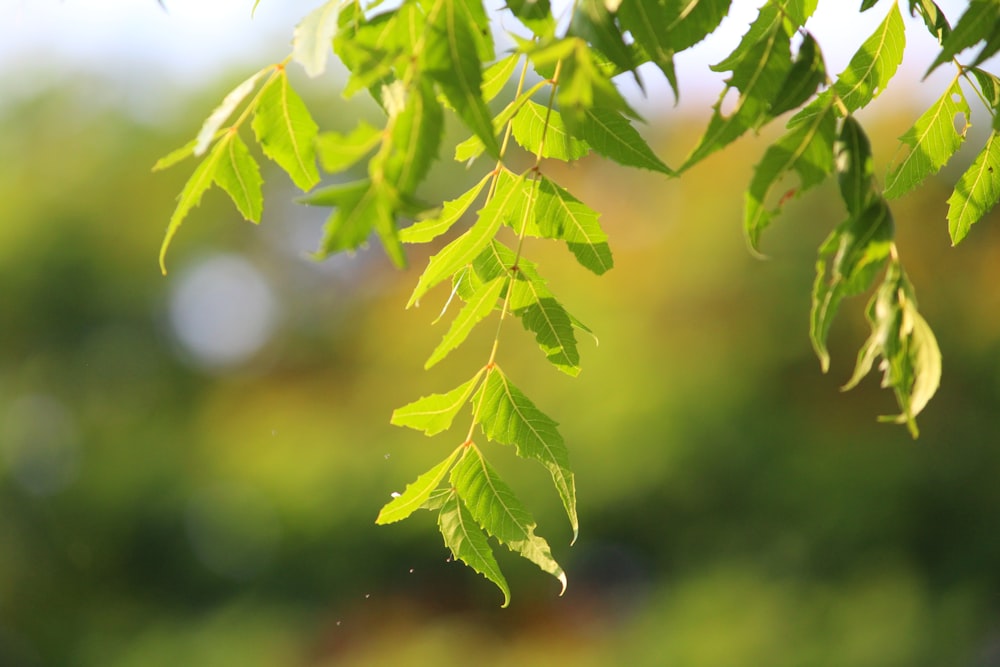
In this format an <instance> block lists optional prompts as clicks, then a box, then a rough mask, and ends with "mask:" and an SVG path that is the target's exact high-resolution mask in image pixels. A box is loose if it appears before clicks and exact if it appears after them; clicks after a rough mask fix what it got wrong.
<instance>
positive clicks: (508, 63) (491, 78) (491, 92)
mask: <svg viewBox="0 0 1000 667" xmlns="http://www.w3.org/2000/svg"><path fill="white" fill-rule="evenodd" d="M520 59H521V55H520V54H518V53H512V54H510V55H509V56H507V57H506V58H501V59H500V60H498V61H496V62H495V63H493V64H492V65H490V66H489V67H487V68H486V69H485V70H484V71H483V83H482V97H483V101H484V102H490V101H492V100H493V98H495V97H496V96H497V95H499V94H500V91H502V90H503V89H504V86H506V85H507V82H508V81H510V77H511V76H513V75H514V70H515V69H516V68H517V63H518V61H519V60H520Z"/></svg>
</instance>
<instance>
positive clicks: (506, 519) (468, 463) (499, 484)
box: [451, 445, 566, 592]
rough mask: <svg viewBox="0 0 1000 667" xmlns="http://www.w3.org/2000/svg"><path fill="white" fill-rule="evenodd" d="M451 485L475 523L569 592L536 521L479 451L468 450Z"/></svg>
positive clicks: (474, 447)
mask: <svg viewBox="0 0 1000 667" xmlns="http://www.w3.org/2000/svg"><path fill="white" fill-rule="evenodd" d="M451 483H452V485H453V486H454V487H455V490H456V491H457V492H458V496H459V498H461V499H462V501H463V502H464V503H465V504H466V506H467V507H468V508H469V513H470V514H471V515H472V516H473V518H474V519H475V520H476V523H478V524H479V525H480V526H482V527H483V529H484V530H485V531H486V532H487V533H489V534H490V535H492V536H493V537H495V538H497V539H498V540H499V541H500V543H501V544H506V545H507V547H508V548H509V549H510V550H511V551H514V552H515V553H518V554H520V555H521V556H523V557H524V558H526V559H528V560H530V561H531V562H532V563H534V564H535V565H537V566H538V567H539V568H541V569H542V571H544V572H548V573H549V574H551V575H552V576H553V577H555V578H556V579H558V580H559V582H560V583H561V584H562V590H563V592H565V591H566V575H565V574H564V573H563V570H562V568H561V567H559V563H557V562H556V561H555V559H553V558H552V552H551V550H550V549H549V545H548V543H547V542H546V541H545V539H544V538H542V537H540V536H538V535H535V525H536V524H535V520H534V519H533V518H532V516H531V514H530V513H529V512H528V510H527V509H525V507H524V505H522V504H521V501H520V500H518V499H517V496H515V495H514V492H513V491H512V490H511V488H510V487H509V486H507V484H506V482H504V481H503V480H502V479H501V478H500V476H499V475H498V474H497V472H496V470H494V469H493V466H491V465H490V464H489V463H488V462H487V461H486V459H484V458H483V455H482V453H481V452H480V451H479V448H478V447H476V446H475V445H470V446H468V447H466V449H465V453H464V455H463V456H462V458H461V459H460V460H459V461H458V463H456V464H455V467H454V468H452V469H451Z"/></svg>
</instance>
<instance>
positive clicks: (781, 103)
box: [768, 33, 826, 116]
mask: <svg viewBox="0 0 1000 667" xmlns="http://www.w3.org/2000/svg"><path fill="white" fill-rule="evenodd" d="M825 80H826V65H825V64H824V63H823V53H822V51H820V49H819V45H817V44H816V40H815V39H814V38H813V36H812V35H811V34H809V33H806V35H805V37H804V38H803V39H802V45H801V46H799V50H798V53H796V54H795V61H794V62H793V63H792V69H790V70H789V71H788V74H787V75H786V76H785V82H784V83H783V84H782V85H781V90H779V91H778V94H777V96H776V97H775V99H774V102H772V103H771V108H770V109H769V110H768V114H769V115H771V116H779V115H781V114H783V113H785V112H786V111H790V110H792V109H796V108H798V107H799V106H801V105H802V104H804V103H805V101H806V100H808V99H809V98H810V97H812V95H813V93H815V92H816V89H817V88H818V87H819V86H820V84H822V83H823V82H824V81H825Z"/></svg>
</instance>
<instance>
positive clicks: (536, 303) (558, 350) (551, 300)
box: [510, 271, 580, 376]
mask: <svg viewBox="0 0 1000 667" xmlns="http://www.w3.org/2000/svg"><path fill="white" fill-rule="evenodd" d="M515 278H516V279H515V280H514V281H513V282H512V283H511V286H510V290H511V294H510V308H511V311H512V312H513V313H514V314H515V315H517V316H518V317H519V318H521V324H523V325H524V328H525V329H527V330H528V331H531V332H532V333H534V334H535V341H536V342H537V343H538V346H539V347H540V348H541V349H542V352H544V353H545V357H546V359H548V360H549V361H550V362H551V363H552V365H554V366H555V367H556V368H558V369H559V370H561V371H562V372H564V373H566V374H567V375H571V376H576V375H579V373H580V352H579V351H578V350H577V346H576V335H575V334H574V333H573V320H572V318H571V317H570V315H569V313H568V312H567V311H566V309H565V308H563V305H562V304H561V303H559V302H558V301H557V300H556V298H555V297H554V296H553V295H552V293H551V292H550V291H549V290H548V288H547V287H546V286H545V282H544V281H542V280H541V279H538V278H536V277H535V276H531V275H529V274H526V273H525V272H524V271H518V272H517V273H516V274H515Z"/></svg>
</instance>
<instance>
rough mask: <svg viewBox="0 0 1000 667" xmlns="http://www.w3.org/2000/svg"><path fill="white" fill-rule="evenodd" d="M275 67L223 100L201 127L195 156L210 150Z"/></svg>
mask: <svg viewBox="0 0 1000 667" xmlns="http://www.w3.org/2000/svg"><path fill="white" fill-rule="evenodd" d="M273 69H274V68H273V67H265V68H264V69H262V70H260V71H259V72H257V73H255V74H253V75H252V76H250V77H249V78H248V79H247V80H246V81H244V82H243V83H241V84H240V85H238V86H236V87H235V88H233V89H232V90H231V91H230V92H229V93H228V94H227V95H226V96H225V98H223V100H222V103H221V104H219V106H217V107H216V108H215V109H214V110H213V111H212V113H211V114H209V116H208V118H206V119H205V122H204V123H203V124H202V126H201V130H199V131H198V136H197V137H196V138H195V145H194V154H195V155H203V154H204V153H205V151H206V150H208V147H209V145H210V144H211V143H212V141H213V140H214V139H215V137H217V136H218V134H219V130H220V129H221V128H222V124H223V123H225V122H226V120H227V119H228V118H229V117H230V116H231V115H232V114H233V111H234V110H235V109H236V107H238V106H239V105H240V103H241V102H242V101H243V100H244V99H246V96H247V95H249V94H250V93H251V92H253V89H254V88H255V87H256V86H257V81H259V80H260V78H261V77H262V76H264V75H265V74H267V73H268V72H271V71H272V70H273Z"/></svg>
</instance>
